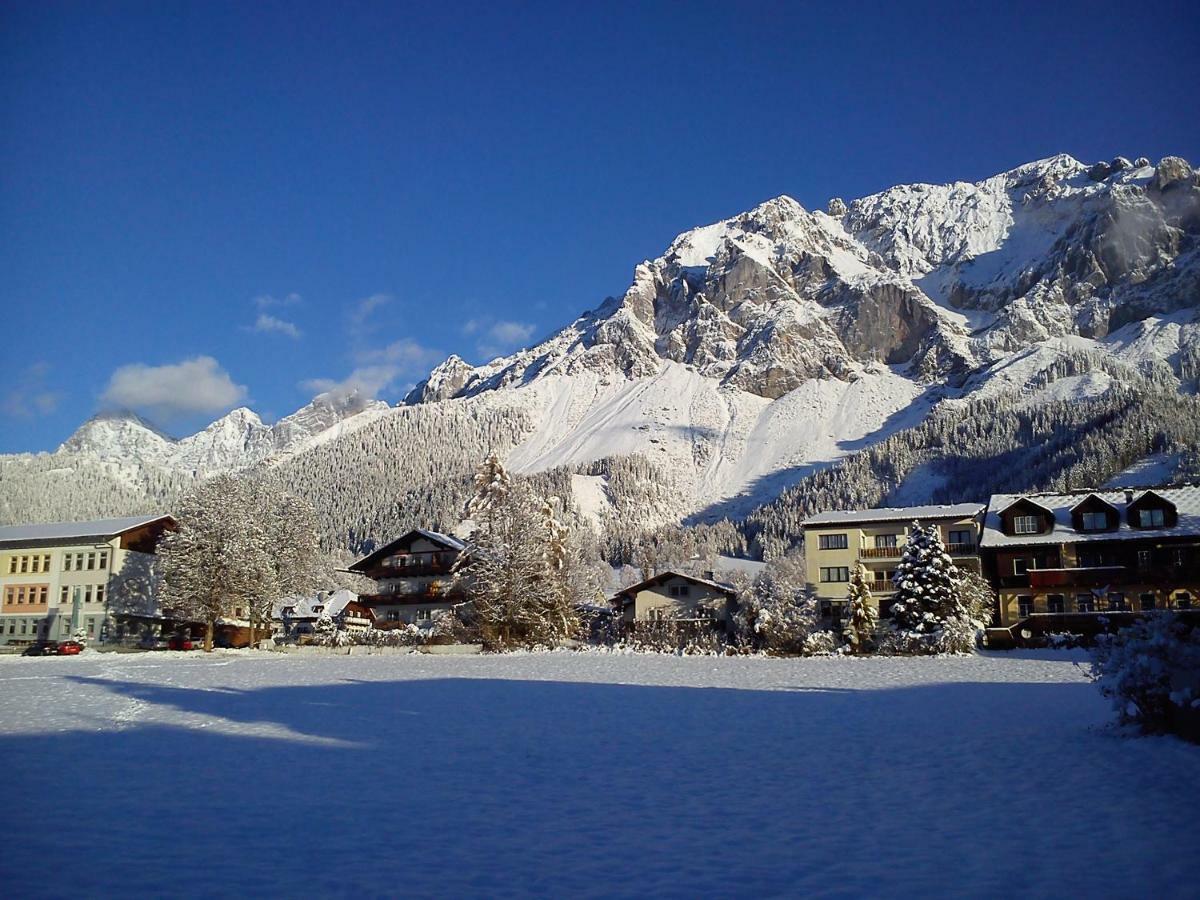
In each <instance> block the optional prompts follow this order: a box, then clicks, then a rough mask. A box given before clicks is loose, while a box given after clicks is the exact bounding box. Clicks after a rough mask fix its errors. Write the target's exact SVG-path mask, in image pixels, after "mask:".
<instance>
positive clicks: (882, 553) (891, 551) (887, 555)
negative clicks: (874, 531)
mask: <svg viewBox="0 0 1200 900" xmlns="http://www.w3.org/2000/svg"><path fill="white" fill-rule="evenodd" d="M903 552H904V550H903V548H901V547H863V548H862V549H861V550H859V551H858V555H859V556H861V557H862V558H863V559H899V558H900V554H901V553H903Z"/></svg>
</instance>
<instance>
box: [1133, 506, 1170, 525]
mask: <svg viewBox="0 0 1200 900" xmlns="http://www.w3.org/2000/svg"><path fill="white" fill-rule="evenodd" d="M1164 524H1166V520H1165V519H1164V517H1163V511H1162V510H1161V509H1139V510H1138V525H1139V526H1140V527H1142V528H1162V527H1163V525H1164Z"/></svg>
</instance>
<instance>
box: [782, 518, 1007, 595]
mask: <svg viewBox="0 0 1200 900" xmlns="http://www.w3.org/2000/svg"><path fill="white" fill-rule="evenodd" d="M983 509H984V507H983V504H982V503H957V504H953V505H950V506H905V507H894V508H884V509H866V510H840V511H834V512H824V513H818V514H817V515H814V516H810V517H809V518H808V519H806V520H805V522H804V524H803V529H804V558H805V563H806V566H807V569H808V585H809V588H810V589H811V590H812V591H813V592H814V593H815V595H816V597H817V600H818V601H820V603H821V608H822V612H824V613H826V614H830V615H833V616H835V617H836V616H838V614H839V613H840V609H841V606H842V605H843V604H844V603H845V602H846V595H847V591H848V588H849V582H850V574H851V573H852V572H853V571H854V567H855V566H856V565H857V564H858V563H860V562H861V563H862V564H863V566H864V567H865V568H866V570H867V573H868V575H869V577H870V581H869V582H868V583H869V585H870V588H871V593H872V595H873V596H874V597H875V600H876V602H877V604H878V606H879V611H880V614H881V616H883V617H885V618H886V617H887V615H888V612H889V610H890V600H891V597H892V595H893V594H894V593H895V587H894V586H893V585H892V575H893V574H894V573H895V571H896V565H897V564H898V563H899V562H900V557H901V555H902V554H903V553H904V545H905V543H906V542H907V540H908V535H909V532H910V531H911V529H912V523H913V522H914V521H916V522H919V523H920V524H921V525H924V526H929V525H937V527H938V530H939V531H940V532H941V536H942V541H943V542H944V543H945V545H946V550H947V551H948V552H949V553H950V555H951V556H952V557H953V559H954V562H955V564H956V565H958V566H959V567H961V568H966V569H971V570H974V571H976V572H978V571H979V567H980V564H979V527H980V521H981V519H982V517H983Z"/></svg>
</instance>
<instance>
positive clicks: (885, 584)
mask: <svg viewBox="0 0 1200 900" xmlns="http://www.w3.org/2000/svg"><path fill="white" fill-rule="evenodd" d="M868 587H870V588H871V593H872V594H891V593H893V592H894V591H895V590H896V586H895V585H894V584H892V582H891V580H889V579H887V578H885V579H883V580H882V581H872V582H870V584H869V585H868Z"/></svg>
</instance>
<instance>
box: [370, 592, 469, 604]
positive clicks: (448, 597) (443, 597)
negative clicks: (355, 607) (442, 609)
mask: <svg viewBox="0 0 1200 900" xmlns="http://www.w3.org/2000/svg"><path fill="white" fill-rule="evenodd" d="M358 599H359V600H360V601H361V602H362V603H363V604H365V605H367V606H389V605H391V604H400V603H461V602H462V601H463V600H465V599H467V595H466V594H465V593H464V592H463V591H395V592H388V593H383V594H363V595H362V596H360V597H359V598H358Z"/></svg>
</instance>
